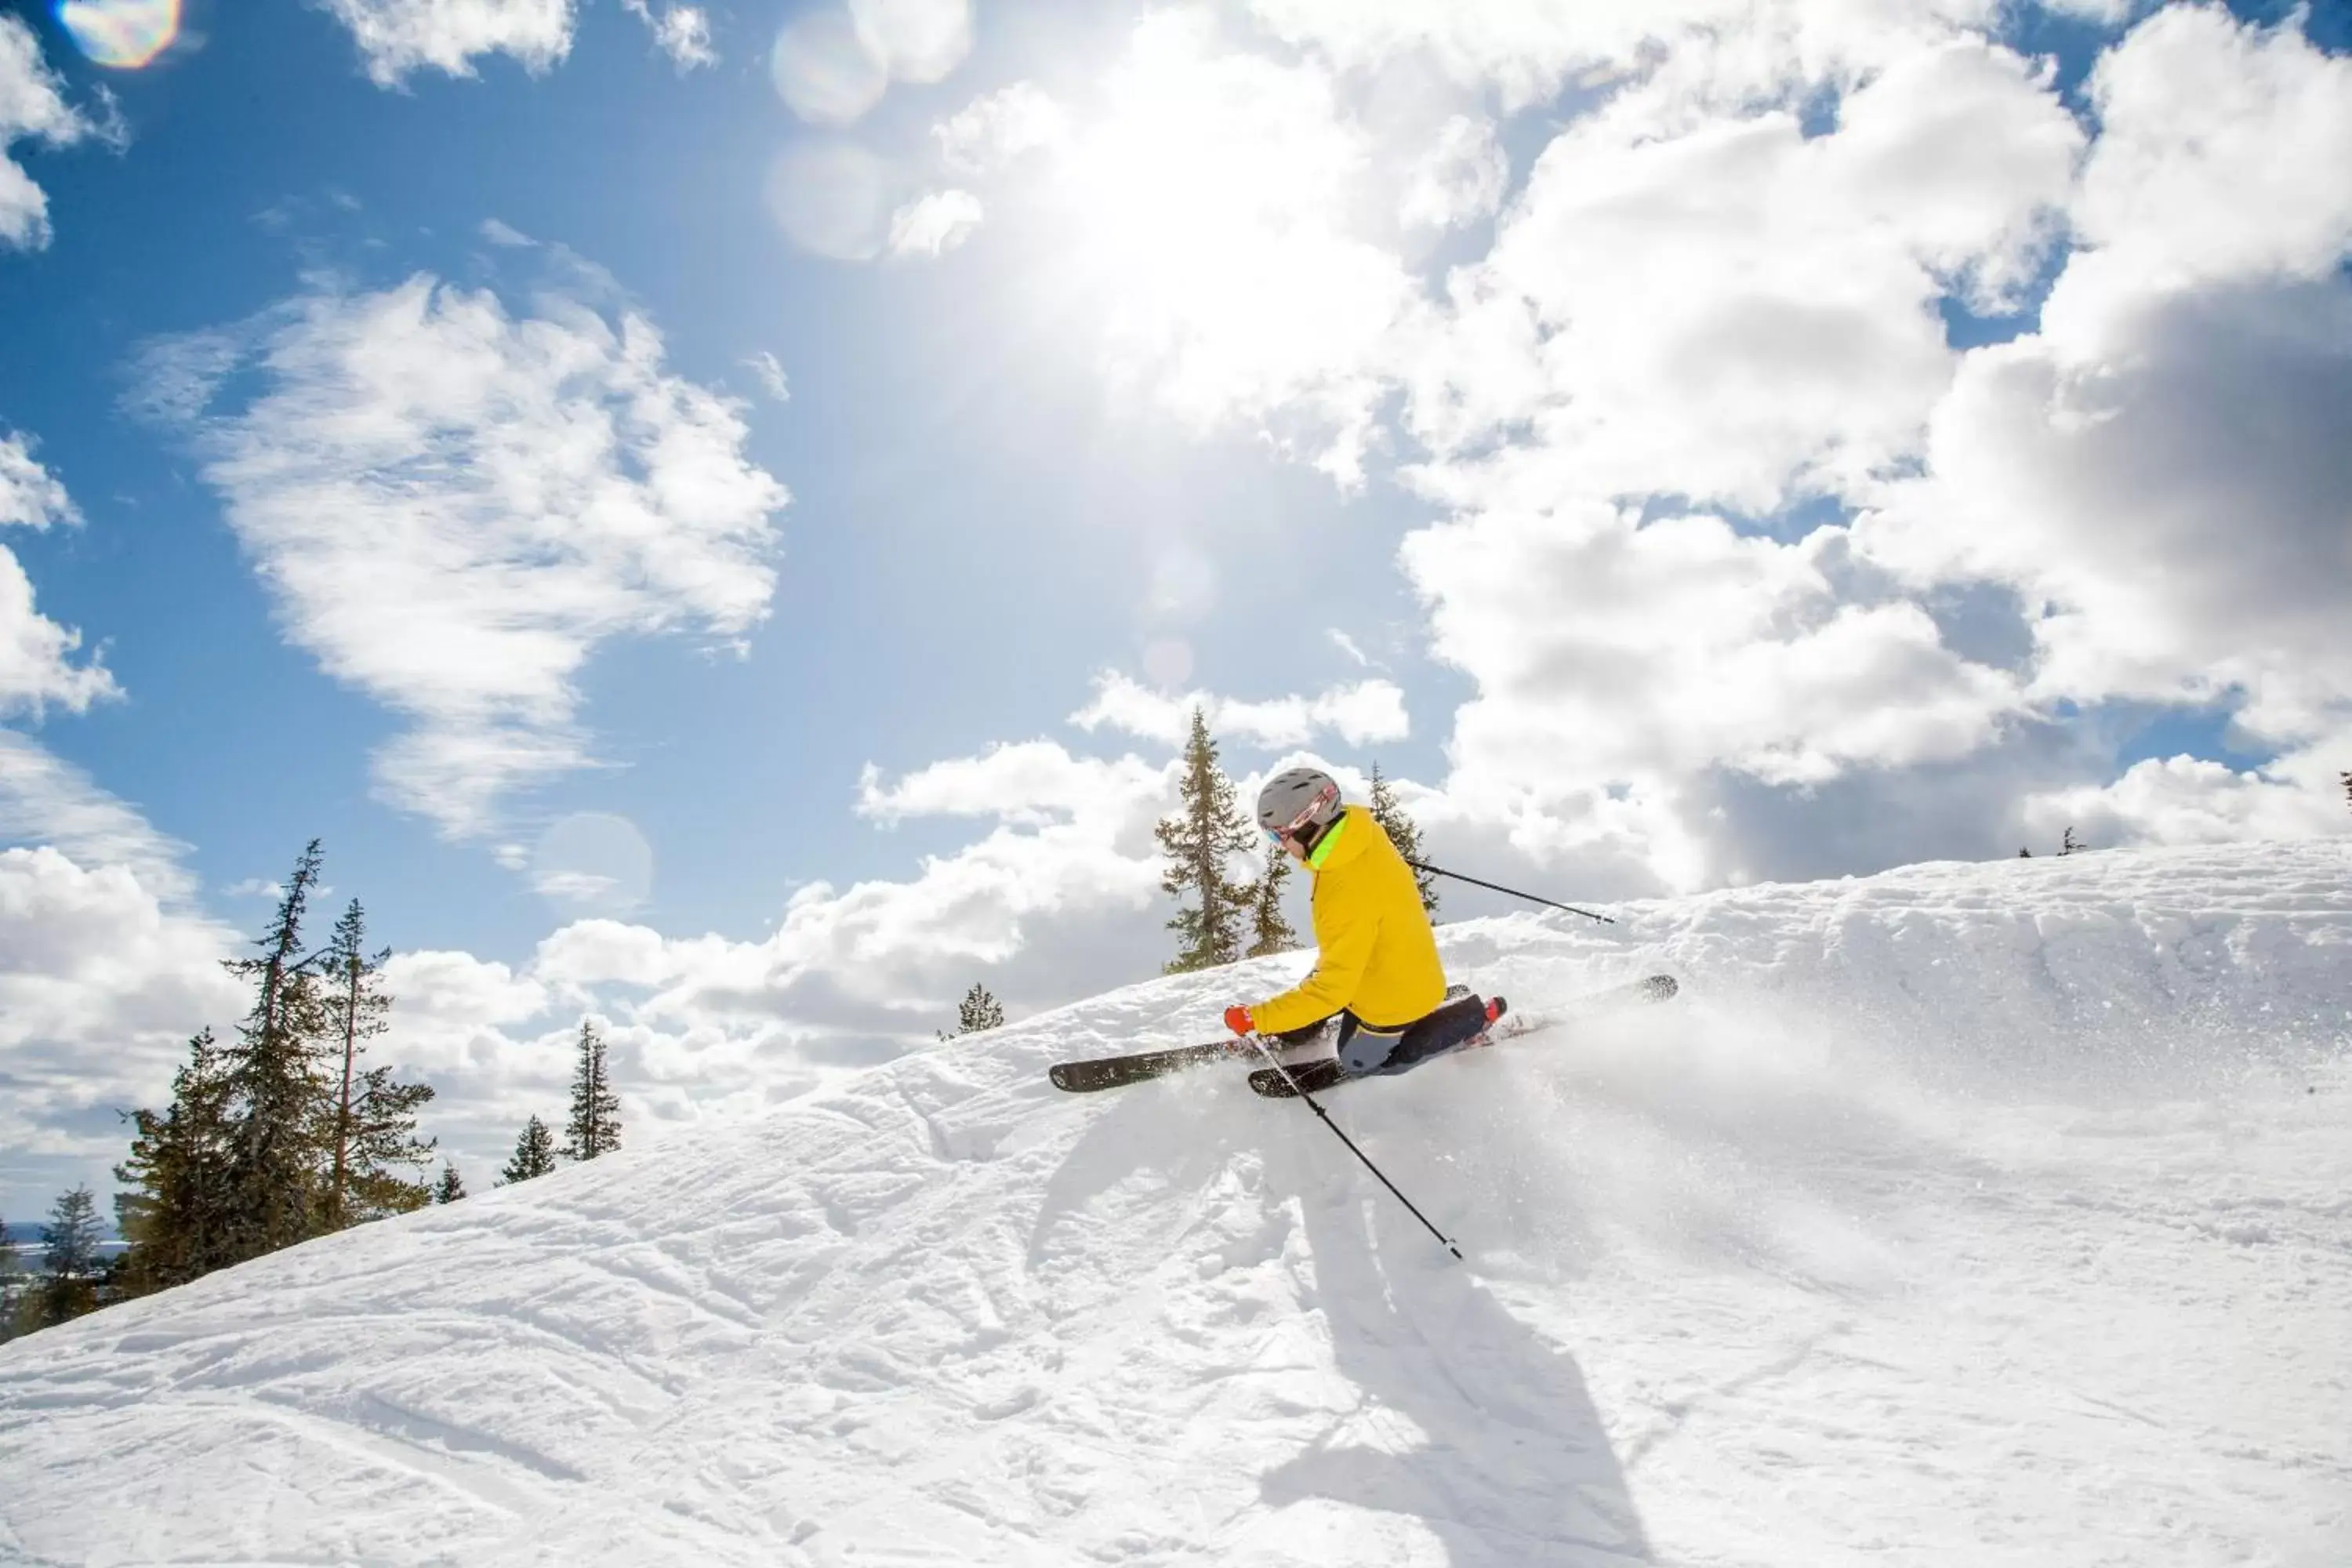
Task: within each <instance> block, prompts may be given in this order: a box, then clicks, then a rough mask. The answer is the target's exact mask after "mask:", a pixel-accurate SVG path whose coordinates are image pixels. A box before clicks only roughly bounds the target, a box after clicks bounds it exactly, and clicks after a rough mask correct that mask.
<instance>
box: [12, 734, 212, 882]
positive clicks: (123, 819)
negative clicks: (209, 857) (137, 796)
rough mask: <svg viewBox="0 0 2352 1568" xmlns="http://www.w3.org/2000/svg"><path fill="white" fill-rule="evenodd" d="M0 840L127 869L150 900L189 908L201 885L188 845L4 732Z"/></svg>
mask: <svg viewBox="0 0 2352 1568" xmlns="http://www.w3.org/2000/svg"><path fill="white" fill-rule="evenodd" d="M0 840H6V841H8V842H11V843H16V844H22V845H27V846H32V845H41V846H52V847H56V848H58V849H59V850H61V851H63V852H64V853H65V854H66V855H68V856H69V857H71V858H73V859H74V860H75V861H77V862H78V863H79V864H81V865H83V866H87V867H92V868H122V869H123V870H125V871H126V872H127V873H128V874H130V875H131V876H132V877H135V878H136V879H138V882H139V885H140V886H141V887H142V888H144V889H147V891H148V893H149V894H151V895H152V896H153V897H155V898H157V899H161V900H163V901H164V902H166V903H168V904H173V905H183V904H186V903H189V902H190V901H192V900H194V897H195V892H196V881H195V879H194V876H192V875H191V874H190V873H189V871H188V870H187V868H186V866H185V865H184V858H185V857H186V855H187V853H188V846H186V845H185V844H183V843H181V842H180V841H179V840H177V839H175V838H172V837H168V836H166V835H164V834H162V833H159V832H157V831H156V830H155V828H154V826H152V824H150V823H149V822H148V820H147V819H146V818H145V817H144V816H141V815H140V814H139V812H138V811H137V810H136V809H134V808H133V807H132V806H131V805H127V804H125V803H124V802H122V801H121V800H119V799H117V798H116V797H114V796H113V795H109V794H108V793H107V792H106V791H104V790H102V789H100V788H99V787H98V786H97V785H96V784H92V783H91V782H90V780H89V776H88V775H86V774H85V773H82V772H81V770H80V769H79V768H76V767H74V766H73V765H72V764H70V763H66V762H64V761H62V760H60V759H59V758H58V757H57V756H56V755H54V754H52V753H51V752H48V751H47V749H45V748H44V747H42V746H41V745H40V744H39V743H37V742H35V741H32V740H30V739H28V738H27V737H26V736H23V735H19V734H17V733H16V732H15V731H9V730H0Z"/></svg>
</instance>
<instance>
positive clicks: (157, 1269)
mask: <svg viewBox="0 0 2352 1568" xmlns="http://www.w3.org/2000/svg"><path fill="white" fill-rule="evenodd" d="M130 1120H131V1125H132V1127H133V1128H134V1129H135V1132H134V1135H133V1136H132V1138H131V1157H130V1158H129V1159H127V1160H125V1161H124V1162H123V1163H121V1164H120V1165H117V1166H115V1167H114V1179H115V1180H116V1181H117V1182H119V1183H121V1191H119V1192H117V1193H116V1194H114V1216H115V1224H116V1226H117V1227H118V1228H119V1229H121V1232H122V1239H123V1240H124V1241H125V1242H127V1243H128V1244H129V1249H128V1250H127V1251H125V1252H124V1253H123V1255H122V1258H121V1260H120V1262H119V1265H118V1267H117V1268H116V1270H115V1275H116V1279H118V1280H119V1281H120V1283H121V1289H122V1291H123V1293H124V1294H126V1295H131V1296H143V1295H145V1294H147V1293H148V1292H150V1291H152V1290H162V1289H168V1288H169V1287H171V1286H173V1285H184V1284H186V1283H187V1282H188V1281H189V1280H191V1279H196V1278H198V1277H199V1276H201V1275H204V1274H207V1273H210V1272H211V1271H212V1270H213V1269H215V1268H220V1267H221V1266H222V1265H223V1264H225V1263H227V1262H229V1261H231V1259H230V1258H229V1257H228V1256H227V1252H226V1244H227V1237H228V1211H229V1198H230V1188H229V1164H230V1162H229V1152H230V1144H229V1138H230V1117H229V1086H228V1068H227V1064H226V1060H225V1059H224V1058H223V1056H222V1053H221V1050H220V1047H218V1046H217V1045H215V1043H214V1040H213V1032H212V1031H211V1030H210V1029H204V1030H200V1031H198V1032H197V1033H196V1034H195V1035H194V1037H191V1038H190V1039H189V1041H188V1061H187V1065H186V1066H184V1067H183V1068H180V1070H179V1071H178V1072H176V1073H174V1074H173V1077H172V1102H171V1104H170V1105H169V1106H168V1107H167V1108H166V1109H165V1110H163V1113H162V1114H160V1115H159V1114H157V1113H156V1112H154V1111H152V1110H134V1111H132V1112H131V1113H130Z"/></svg>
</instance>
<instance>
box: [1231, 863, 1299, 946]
mask: <svg viewBox="0 0 2352 1568" xmlns="http://www.w3.org/2000/svg"><path fill="white" fill-rule="evenodd" d="M1289 880H1290V857H1289V856H1288V855H1286V854H1285V853H1284V852H1283V850H1282V848H1281V847H1280V846H1276V847H1274V848H1271V849H1269V850H1267V851H1266V855H1265V870H1263V871H1261V872H1259V873H1258V878H1257V880H1256V881H1255V882H1254V883H1252V884H1251V885H1250V944H1249V952H1247V953H1246V954H1245V955H1244V956H1246V957H1249V958H1264V957H1265V955H1266V954H1268V953H1270V952H1289V951H1290V950H1291V949H1292V948H1294V947H1297V945H1298V933H1297V931H1292V930H1291V929H1290V922H1289V921H1286V920H1285V919H1283V918H1282V889H1283V886H1284V884H1286V883H1287V882H1288V881H1289Z"/></svg>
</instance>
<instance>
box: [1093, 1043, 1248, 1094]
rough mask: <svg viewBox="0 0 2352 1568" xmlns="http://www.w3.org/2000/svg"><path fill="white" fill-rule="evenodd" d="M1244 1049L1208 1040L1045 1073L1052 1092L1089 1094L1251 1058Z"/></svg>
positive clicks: (1095, 1061)
mask: <svg viewBox="0 0 2352 1568" xmlns="http://www.w3.org/2000/svg"><path fill="white" fill-rule="evenodd" d="M1252 1055H1255V1052H1253V1051H1251V1050H1250V1048H1249V1047H1248V1045H1247V1044H1245V1043H1244V1042H1243V1041H1241V1040H1234V1039H1225V1040H1212V1041H1211V1042H1210V1043H1208V1044H1207V1045H1205V1046H1173V1047H1170V1048H1168V1049H1167V1050H1164V1051H1139V1052H1137V1053H1135V1054H1134V1055H1131V1056H1124V1057H1102V1058H1097V1059H1096V1060H1094V1061H1089V1062H1056V1063H1055V1064H1054V1066H1053V1067H1051V1068H1048V1069H1046V1076H1047V1077H1048V1078H1050V1079H1053V1080H1054V1087H1055V1089H1067V1090H1069V1091H1070V1092H1071V1093H1072V1094H1092V1093H1093V1092H1095V1091H1096V1090H1097V1089H1118V1088H1120V1087H1121V1086H1123V1085H1126V1084H1130V1083H1141V1082H1143V1081H1144V1080H1145V1079H1154V1078H1165V1077H1167V1076H1168V1075H1169V1074H1170V1073H1171V1072H1182V1071H1183V1070H1184V1069H1185V1068H1194V1067H1199V1066H1201V1065H1202V1063H1204V1062H1221V1061H1226V1060H1230V1059H1231V1058H1234V1057H1236V1056H1252Z"/></svg>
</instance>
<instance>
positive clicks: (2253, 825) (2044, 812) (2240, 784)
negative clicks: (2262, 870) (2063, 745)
mask: <svg viewBox="0 0 2352 1568" xmlns="http://www.w3.org/2000/svg"><path fill="white" fill-rule="evenodd" d="M2314 775H2317V776H2314ZM2023 817H2024V823H2025V826H2026V827H2027V828H2028V830H2029V831H2031V832H2032V834H2033V835H2034V837H2037V838H2038V839H2041V840H2042V841H2045V842H2048V843H2053V844H2054V843H2056V842H2057V841H2058V840H2059V838H2060V837H2061V836H2062V835H2063V833H2064V831H2065V829H2067V828H2069V827H2072V828H2073V829H2074V835H2075V837H2076V839H2077V840H2078V841H2080V842H2081V843H2084V844H2086V845H2089V846H2091V847H2094V848H2100V849H2111V848H2118V847H2133V846H2138V845H2145V844H2227V843H2233V842H2236V841H2239V840H2242V839H2248V838H2315V837H2336V836H2339V835H2343V834H2347V833H2352V813H2347V812H2346V811H2345V809H2344V792H2343V787H2342V785H2341V784H2338V783H2337V782H2336V779H2335V778H2334V776H2333V775H2329V774H2326V773H2324V770H2319V769H2312V770H2308V771H2307V772H2306V775H2305V776H2304V777H2301V778H2294V777H2284V776H2281V775H2280V774H2279V773H2278V772H2277V771H2275V770H2272V769H2263V770H2262V771H2260V772H2247V773H2237V772H2234V771H2232V770H2231V769H2230V768H2228V767H2225V766H2224V765H2222V764H2221V763H2215V762H2207V761H2204V760H2202V759H2200V758H2197V757H2191V756H2186V755H2183V756H2176V757H2168V758H2166V759H2164V760H2162V761H2158V759H2156V758H2154V757H2150V758H2148V759H2147V760H2146V761H2145V762H2140V763H2134V764H2133V765H2132V766H2131V768H2130V769H2129V770H2127V771H2126V773H2124V775H2123V776H2122V777H2121V778H2119V779H2117V780H2116V781H2115V782H2114V783H2113V784H2105V785H2100V784H2084V785H2081V786H2079V787H2076V788H2074V789H2065V790H2052V791H2046V792H2043V793H2041V794H2038V795H2034V796H2033V797H2032V798H2031V799H2029V800H2028V801H2027V802H2026V804H2025V808H2024V813H2023Z"/></svg>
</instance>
